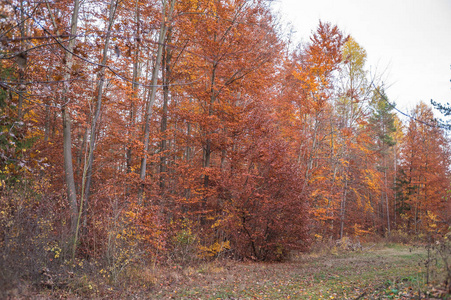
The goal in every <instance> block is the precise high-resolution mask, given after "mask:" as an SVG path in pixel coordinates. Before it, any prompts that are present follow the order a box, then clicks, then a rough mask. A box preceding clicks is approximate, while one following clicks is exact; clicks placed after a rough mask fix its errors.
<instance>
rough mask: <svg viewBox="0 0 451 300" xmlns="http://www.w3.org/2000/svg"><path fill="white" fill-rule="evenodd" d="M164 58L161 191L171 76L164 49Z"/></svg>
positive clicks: (167, 54)
mask: <svg viewBox="0 0 451 300" xmlns="http://www.w3.org/2000/svg"><path fill="white" fill-rule="evenodd" d="M170 42H171V28H169V30H168V37H167V43H170ZM164 50H165V51H164V52H165V57H164V60H163V114H162V116H161V134H162V137H161V138H162V140H161V145H160V153H161V157H160V188H161V191H163V190H164V188H165V176H166V172H167V156H166V149H167V136H166V130H167V127H168V102H169V78H170V76H171V66H170V62H171V59H172V52H171V51H170V49H169V48H167V47H165V49H164Z"/></svg>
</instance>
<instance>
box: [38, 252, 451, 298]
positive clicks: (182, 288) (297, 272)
mask: <svg viewBox="0 0 451 300" xmlns="http://www.w3.org/2000/svg"><path fill="white" fill-rule="evenodd" d="M426 259H427V252H426V250H425V248H424V247H423V248H420V247H409V246H403V245H397V244H396V245H388V246H384V247H381V246H376V247H368V248H367V249H365V248H363V250H359V251H351V252H336V253H333V252H328V253H326V254H293V255H292V257H291V258H290V259H289V260H288V261H286V262H282V263H256V262H236V261H231V260H217V261H212V262H204V263H200V264H197V265H196V266H185V267H181V266H177V265H175V266H172V267H166V268H161V267H158V266H157V267H156V268H154V269H152V268H150V269H146V268H145V267H142V266H141V267H138V268H137V269H135V272H137V273H139V278H140V280H135V281H133V280H132V281H131V282H130V281H129V282H128V283H127V284H126V285H122V286H120V284H119V285H117V284H116V285H115V286H111V287H110V288H108V289H107V290H105V288H102V290H103V292H100V293H99V292H98V291H99V288H100V286H99V285H94V283H93V285H94V289H93V290H92V292H93V293H89V291H87V290H86V289H85V291H84V294H80V293H77V294H78V296H79V297H80V298H98V299H113V298H114V299H116V298H125V299H451V297H450V295H446V294H445V293H444V288H442V286H441V285H440V283H441V282H442V281H443V278H441V275H443V274H440V271H439V270H438V269H436V267H435V265H434V267H432V264H430V266H429V272H426V265H427V264H425V262H426ZM427 274H429V276H427ZM129 276H130V275H129ZM133 276H135V277H136V276H138V275H137V274H135V275H133ZM427 277H428V278H427ZM143 278H147V279H146V280H144V281H143ZM427 280H429V284H427ZM143 282H147V283H148V285H146V284H144V285H143ZM89 286H90V287H91V284H90V285H89ZM95 290H97V292H96V291H95ZM67 292H68V291H67V290H66V292H64V291H62V290H60V291H58V290H53V291H50V290H49V291H47V292H46V291H42V290H41V292H40V293H39V296H37V295H36V296H37V297H36V298H40V297H43V298H46V297H47V296H48V297H49V298H72V299H73V298H77V295H76V294H73V293H72V292H69V293H67Z"/></svg>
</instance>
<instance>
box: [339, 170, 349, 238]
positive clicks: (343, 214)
mask: <svg viewBox="0 0 451 300" xmlns="http://www.w3.org/2000/svg"><path fill="white" fill-rule="evenodd" d="M347 193H348V175H347V174H345V186H344V190H343V199H342V200H341V209H340V239H342V238H343V232H344V224H345V217H346V198H347Z"/></svg>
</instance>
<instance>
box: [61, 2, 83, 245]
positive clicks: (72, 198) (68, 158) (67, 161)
mask: <svg viewBox="0 0 451 300" xmlns="http://www.w3.org/2000/svg"><path fill="white" fill-rule="evenodd" d="M79 8H80V3H79V0H74V10H73V12H72V20H71V29H70V33H71V36H72V37H73V38H71V39H70V40H69V44H68V46H67V50H68V51H66V53H65V61H66V70H67V71H66V73H65V74H64V78H63V80H64V81H65V82H67V80H68V79H69V78H70V76H71V74H70V71H71V70H72V64H73V57H72V51H73V49H74V46H75V41H76V38H75V36H76V34H77V22H78V11H79ZM68 91H69V85H64V88H63V92H62V95H63V96H62V109H61V114H62V117H63V154H64V174H65V180H66V187H67V198H68V200H69V206H70V211H71V233H72V235H73V237H75V235H76V234H75V232H76V229H77V217H78V209H77V208H78V206H77V193H76V190H75V179H74V168H73V165H72V137H71V116H70V111H69V106H68V104H69V103H68V101H67V94H68Z"/></svg>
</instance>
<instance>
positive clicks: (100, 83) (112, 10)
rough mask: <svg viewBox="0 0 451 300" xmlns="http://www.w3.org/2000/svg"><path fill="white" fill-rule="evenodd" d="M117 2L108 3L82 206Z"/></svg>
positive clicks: (86, 193)
mask: <svg viewBox="0 0 451 300" xmlns="http://www.w3.org/2000/svg"><path fill="white" fill-rule="evenodd" d="M117 5H118V1H117V0H111V2H110V12H109V21H108V27H107V32H106V37H105V45H104V48H103V57H102V61H101V65H102V67H101V69H100V72H99V81H98V82H97V87H96V91H97V95H96V109H95V113H94V116H93V118H92V120H91V133H90V138H89V156H88V165H87V168H86V185H85V186H84V187H82V189H83V190H84V194H83V195H82V203H81V205H83V199H84V202H86V204H87V203H88V202H89V191H90V188H91V182H92V164H93V161H94V150H95V147H96V136H97V123H98V121H99V117H100V112H101V110H102V94H103V86H104V83H105V64H106V63H107V59H108V47H109V45H110V36H111V28H112V27H113V24H114V19H115V15H116V10H117Z"/></svg>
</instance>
